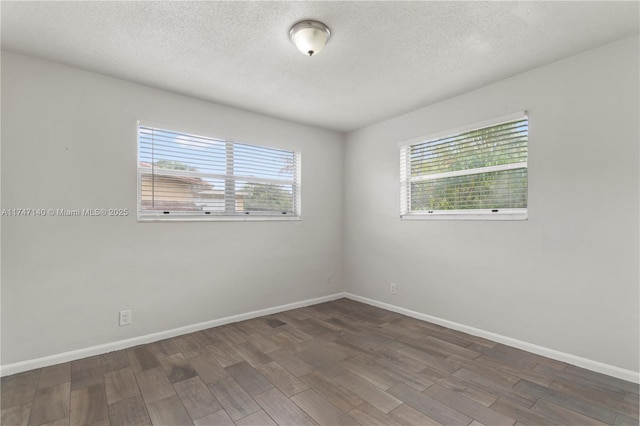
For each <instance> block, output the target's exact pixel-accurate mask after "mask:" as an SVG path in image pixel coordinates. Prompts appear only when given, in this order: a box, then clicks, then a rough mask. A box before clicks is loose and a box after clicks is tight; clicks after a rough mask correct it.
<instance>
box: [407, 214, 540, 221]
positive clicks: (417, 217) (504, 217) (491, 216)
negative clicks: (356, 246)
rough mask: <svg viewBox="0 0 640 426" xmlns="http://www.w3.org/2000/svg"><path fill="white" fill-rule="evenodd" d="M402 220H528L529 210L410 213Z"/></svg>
mask: <svg viewBox="0 0 640 426" xmlns="http://www.w3.org/2000/svg"><path fill="white" fill-rule="evenodd" d="M400 220H401V221H405V220H406V221H413V220H528V216H527V212H517V213H511V212H510V213H409V214H405V215H402V216H400Z"/></svg>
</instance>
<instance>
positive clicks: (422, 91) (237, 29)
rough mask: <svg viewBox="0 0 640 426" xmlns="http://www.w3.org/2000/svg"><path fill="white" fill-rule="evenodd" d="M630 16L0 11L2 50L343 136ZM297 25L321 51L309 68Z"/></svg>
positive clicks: (76, 8)
mask: <svg viewBox="0 0 640 426" xmlns="http://www.w3.org/2000/svg"><path fill="white" fill-rule="evenodd" d="M639 5H640V4H639V3H638V2H395V1H393V2H392V1H389V2H263V1H261V2H249V1H238V2H234V1H229V2H146V1H145V2H6V1H4V2H2V5H1V7H2V9H1V16H2V22H1V23H2V48H3V50H7V51H12V52H17V53H22V54H27V55H32V56H37V57H42V58H46V59H50V60H54V61H57V62H61V63H64V64H68V65H72V66H75V67H79V68H83V69H87V70H91V71H95V72H99V73H103V74H107V75H112V76H115V77H119V78H123V79H126V80H131V81H135V82H139V83H143V84H146V85H149V86H154V87H158V88H162V89H166V90H170V91H174V92H178V93H182V94H186V95H189V96H193V97H197V98H201V99H206V100H210V101H214V102H218V103H222V104H226V105H231V106H235V107H239V108H242V109H246V110H251V111H256V112H260V113H263V114H267V115H271V116H274V117H280V118H285V119H289V120H293V121H297V122H301V123H307V124H312V125H316V126H320V127H324V128H328V129H333V130H337V131H342V132H344V131H350V130H354V129H357V128H360V127H363V126H366V125H368V124H371V123H375V122H378V121H382V120H384V119H388V118H391V117H394V116H397V115H400V114H402V113H405V112H408V111H411V110H414V109H416V108H418V107H421V106H425V105H429V104H431V103H434V102H437V101H439V100H442V99H445V98H448V97H451V96H454V95H457V94H460V93H463V92H466V91H469V90H472V89H474V88H477V87H480V86H482V85H485V84H488V83H491V82H494V81H498V80H500V79H503V78H505V77H508V76H511V75H514V74H517V73H520V72H523V71H526V70H529V69H532V68H535V67H538V66H541V65H544V64H547V63H550V62H553V61H556V60H559V59H561V58H564V57H567V56H570V55H573V54H576V53H580V52H583V51H585V50H588V49H591V48H594V47H597V46H600V45H603V44H606V43H609V42H612V41H615V40H618V39H622V38H625V37H629V36H632V35H634V34H637V33H638V30H639ZM302 19H316V20H320V21H322V22H324V23H325V24H327V25H328V26H329V27H330V28H331V30H332V38H331V40H330V41H329V43H328V44H327V46H326V47H325V49H324V50H323V51H322V52H321V53H320V54H318V55H317V56H314V57H311V58H310V57H305V56H303V55H302V54H301V53H299V52H298V51H297V50H296V49H295V48H294V46H293V45H292V44H291V43H290V41H289V39H288V31H289V28H290V27H291V26H292V25H293V24H295V23H296V22H297V21H299V20H302Z"/></svg>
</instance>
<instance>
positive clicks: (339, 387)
mask: <svg viewBox="0 0 640 426" xmlns="http://www.w3.org/2000/svg"><path fill="white" fill-rule="evenodd" d="M0 391H1V393H2V398H1V400H2V405H1V413H2V417H1V424H2V425H6V426H19V425H101V426H108V425H111V426H117V425H167V426H172V425H193V424H195V425H292V426H301V425H323V426H324V425H328V426H334V425H336V426H337V425H420V426H421V425H447V426H448V425H472V426H481V425H580V426H582V425H603V424H608V425H638V423H639V422H638V385H637V384H633V383H629V382H625V381H622V380H619V379H615V378H612V377H608V376H605V375H602V374H598V373H594V372H591V371H588V370H584V369H581V368H579V367H575V366H572V365H567V364H565V363H563V362H559V361H555V360H552V359H548V358H544V357H541V356H539V355H535V354H531V353H528V352H525V351H522V350H519V349H515V348H510V347H507V346H504V345H501V344H498V343H495V342H491V341H489V340H485V339H482V338H479V337H474V336H470V335H467V334H464V333H461V332H458V331H455V330H450V329H447V328H444V327H440V326H438V325H435V324H430V323H426V322H423V321H419V320H415V319H412V318H408V317H405V316H403V315H399V314H396V313H393V312H389V311H385V310H383V309H379V308H376V307H372V306H369V305H365V304H362V303H358V302H354V301H351V300H348V299H340V300H336V301H333V302H328V303H323V304H319V305H315V306H310V307H306V308H301V309H295V310H292V311H288V312H283V313H280V314H276V315H269V316H266V317H261V318H256V319H252V320H248V321H243V322H239V323H235V324H229V325H225V326H221V327H216V328H211V329H208V330H203V331H200V332H196V333H191V334H188V335H184V336H179V337H176V338H173V339H168V340H163V341H159V342H155V343H151V344H148V345H143V346H138V347H134V348H130V349H127V350H122V351H116V352H111V353H108V354H104V355H101V356H95V357H91V358H86V359H82V360H78V361H74V362H70V363H65V364H60V365H54V366H51V367H46V368H42V369H38V370H34V371H28V372H25V373H20V374H16V375H13V376H9V377H5V378H3V379H2V382H1V386H0Z"/></svg>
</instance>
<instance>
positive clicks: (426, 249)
mask: <svg viewBox="0 0 640 426" xmlns="http://www.w3.org/2000/svg"><path fill="white" fill-rule="evenodd" d="M638 51H639V49H638V38H637V37H635V38H631V39H627V40H623V41H621V42H618V43H615V44H611V45H608V46H606V47H603V48H600V49H597V50H593V51H590V52H588V53H586V54H582V55H580V56H576V57H572V58H569V59H566V60H564V61H561V62H558V63H555V64H553V65H550V66H546V67H543V68H540V69H536V70H533V71H531V72H528V73H525V74H521V75H518V76H516V77H513V78H510V79H507V80H504V81H501V82H499V83H497V84H493V85H490V86H487V87H484V88H482V89H479V90H476V91H473V92H471V93H467V94H465V95H462V96H458V97H455V98H453V99H450V100H447V101H444V102H441V103H438V104H435V105H432V106H429V107H426V108H423V109H420V110H417V111H414V112H412V113H410V114H406V115H403V116H401V117H397V118H394V119H392V120H388V121H385V122H382V123H379V124H376V125H373V126H370V127H367V128H364V129H361V130H359V131H356V132H353V133H352V134H349V135H348V137H347V145H346V153H345V225H344V229H345V248H344V251H345V283H346V289H347V291H349V292H352V293H355V294H357V295H361V296H364V297H368V298H371V299H375V300H378V301H381V302H386V303H390V304H393V305H397V306H400V307H402V308H405V309H410V310H413V311H417V312H420V313H424V314H428V315H432V316H435V317H439V318H442V319H446V320H449V321H454V322H457V323H460V324H464V325H469V326H473V327H476V328H479V329H482V330H485V331H490V332H493V333H498V334H501V335H504V336H507V337H511V338H514V339H518V340H522V341H526V342H529V343H533V344H536V345H540V346H543V347H547V348H550V349H555V350H557V351H561V352H566V353H569V354H573V355H577V356H581V357H584V358H588V359H591V360H595V361H599V362H603V363H607V364H611V365H614V366H617V367H620V368H624V369H629V370H633V371H638V358H639V354H638V347H639V326H638V324H639V317H638V306H639V304H638V283H639V277H638V271H639V269H638V258H639V252H638V236H639V229H638V228H639V227H638V222H639V221H638V218H639V208H638V198H639V184H638V182H639V174H638V170H639V158H638V156H639V150H638V145H639V144H638V141H639V139H640V137H639V132H638V116H639V115H640V109H639V106H638V99H639V97H638V93H639V85H638V75H640V74H639V69H638ZM425 84H428V82H425ZM521 110H528V112H529V128H530V133H529V137H530V139H529V220H527V221H513V222H505V221H419V222H418V221H401V220H400V219H399V148H398V143H399V142H401V141H403V140H408V139H411V138H414V137H418V136H421V135H426V134H430V133H435V132H439V131H444V130H447V129H451V128H455V127H458V126H461V125H465V124H469V123H474V122H477V121H481V120H485V119H489V118H492V117H499V116H501V115H505V114H508V113H511V112H516V111H521ZM390 281H393V282H395V283H397V285H398V294H397V295H392V294H390V292H389V282H390Z"/></svg>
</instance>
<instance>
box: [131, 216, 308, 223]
mask: <svg viewBox="0 0 640 426" xmlns="http://www.w3.org/2000/svg"><path fill="white" fill-rule="evenodd" d="M300 220H302V218H301V217H300V216H293V215H292V216H259V215H254V216H250V215H238V216H210V215H206V216H204V215H203V216H200V215H198V216H188V215H175V216H159V215H158V216H156V215H152V216H146V215H143V216H138V222H289V221H300Z"/></svg>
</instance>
